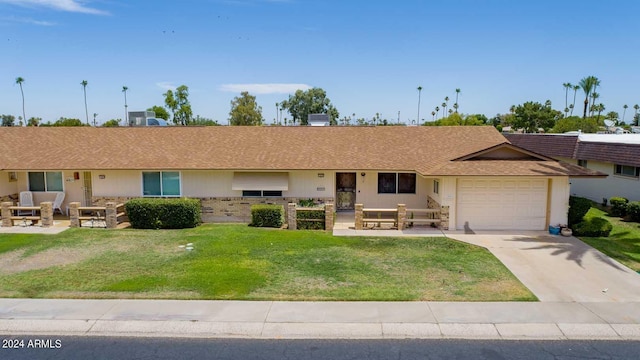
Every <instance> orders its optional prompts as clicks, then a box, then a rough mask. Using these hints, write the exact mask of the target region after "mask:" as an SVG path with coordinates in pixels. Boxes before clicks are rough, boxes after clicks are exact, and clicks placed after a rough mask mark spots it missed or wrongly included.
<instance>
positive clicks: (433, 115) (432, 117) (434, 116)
mask: <svg viewBox="0 0 640 360" xmlns="http://www.w3.org/2000/svg"><path fill="white" fill-rule="evenodd" d="M431 120H432V121H435V120H436V112H435V111H432V112H431Z"/></svg>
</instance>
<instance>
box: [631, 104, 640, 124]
mask: <svg viewBox="0 0 640 360" xmlns="http://www.w3.org/2000/svg"><path fill="white" fill-rule="evenodd" d="M633 109H634V110H635V113H634V114H633V122H634V125H636V126H637V125H638V109H640V105H638V104H635V105H633Z"/></svg>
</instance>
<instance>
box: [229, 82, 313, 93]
mask: <svg viewBox="0 0 640 360" xmlns="http://www.w3.org/2000/svg"><path fill="white" fill-rule="evenodd" d="M309 89H311V86H309V85H307V84H224V85H220V91H226V92H243V91H248V92H250V93H253V94H290V93H293V92H296V90H309Z"/></svg>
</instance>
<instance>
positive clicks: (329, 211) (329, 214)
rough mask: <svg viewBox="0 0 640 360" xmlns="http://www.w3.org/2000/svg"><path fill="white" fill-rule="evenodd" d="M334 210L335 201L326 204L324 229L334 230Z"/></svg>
mask: <svg viewBox="0 0 640 360" xmlns="http://www.w3.org/2000/svg"><path fill="white" fill-rule="evenodd" d="M333 212H334V210H333V203H327V204H325V205H324V229H325V230H327V231H333V216H334V215H333Z"/></svg>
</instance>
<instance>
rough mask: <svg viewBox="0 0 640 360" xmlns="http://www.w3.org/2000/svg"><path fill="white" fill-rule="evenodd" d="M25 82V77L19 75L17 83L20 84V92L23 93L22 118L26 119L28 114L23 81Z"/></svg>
mask: <svg viewBox="0 0 640 360" xmlns="http://www.w3.org/2000/svg"><path fill="white" fill-rule="evenodd" d="M23 82H24V78H23V77H21V76H18V77H17V78H16V84H18V85H19V86H20V94H21V95H22V118H23V119H26V118H27V115H25V114H24V91H22V83H23Z"/></svg>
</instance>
